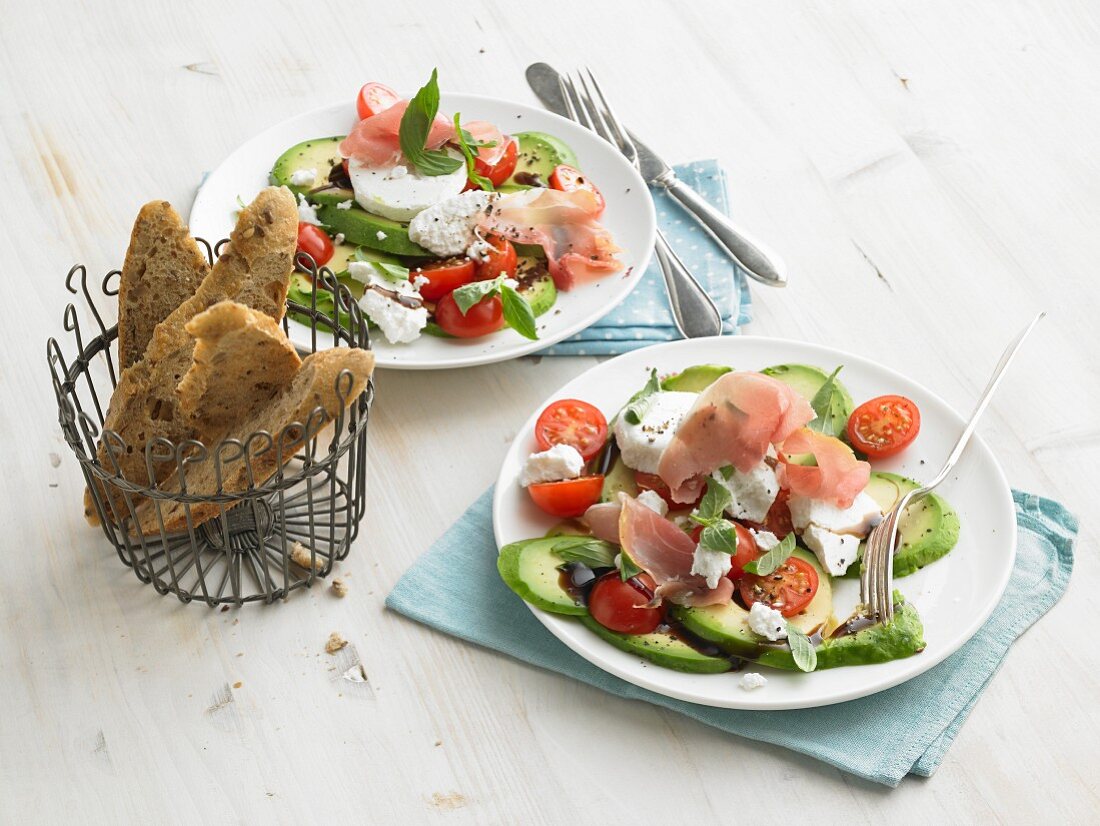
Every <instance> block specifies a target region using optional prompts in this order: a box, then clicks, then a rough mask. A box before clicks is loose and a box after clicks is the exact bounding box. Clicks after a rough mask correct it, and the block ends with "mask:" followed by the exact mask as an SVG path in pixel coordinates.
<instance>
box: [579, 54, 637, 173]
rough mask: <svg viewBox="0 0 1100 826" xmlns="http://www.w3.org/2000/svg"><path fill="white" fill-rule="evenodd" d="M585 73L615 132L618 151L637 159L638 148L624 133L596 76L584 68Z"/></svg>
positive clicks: (623, 127)
mask: <svg viewBox="0 0 1100 826" xmlns="http://www.w3.org/2000/svg"><path fill="white" fill-rule="evenodd" d="M585 72H587V73H588V78H589V80H591V81H592V87H593V88H594V89H595V90H596V94H597V95H599V98H600V103H602V104H603V110H604V111H605V112H606V113H607V120H608V121H609V122H610V124H611V127H612V128H613V129H614V130H615V140H616V141H617V142H618V144H619V149H620V150H622V153H623V154H624V155H626V156H627V157H628V158H630V159H631V160H634V159H635V158H636V157H638V148H637V147H636V146H634V141H633V140H631V138H630V133H629V132H627V131H626V127H625V126H623V122H622V121H621V120H619V116H618V115H617V114H616V113H615V110H614V109H613V108H612V106H611V104H610V103H609V102H608V100H607V98H606V97H605V96H604V93H603V89H602V88H600V84H599V81H597V80H596V76H595V75H594V74H593V73H592V70H591V69H590V68H588V67H587V66H586V67H585ZM581 80H582V81H583V80H584V78H583V77H582V78H581Z"/></svg>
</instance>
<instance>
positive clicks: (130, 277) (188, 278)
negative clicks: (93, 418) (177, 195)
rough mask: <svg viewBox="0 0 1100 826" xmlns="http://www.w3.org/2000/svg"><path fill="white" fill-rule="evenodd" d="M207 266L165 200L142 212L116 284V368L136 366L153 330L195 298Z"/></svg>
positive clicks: (207, 271)
mask: <svg viewBox="0 0 1100 826" xmlns="http://www.w3.org/2000/svg"><path fill="white" fill-rule="evenodd" d="M209 272H210V265H209V264H208V263H207V262H206V256H205V255H203V253H202V250H200V249H199V245H198V244H196V243H195V239H194V238H192V237H191V233H189V232H188V231H187V227H185V226H184V225H183V221H181V220H180V217H179V215H178V214H177V213H176V211H175V210H174V209H172V205H171V204H170V203H168V202H167V201H151V202H149V203H148V204H146V205H145V206H143V207H142V208H141V211H140V212H139V213H138V216H137V220H136V221H134V230H133V232H132V233H131V234H130V246H129V247H128V248H127V250H126V259H125V261H124V262H123V264H122V277H121V278H120V279H119V282H118V366H119V369H120V370H125V369H126V368H127V367H130V366H131V365H133V364H135V363H137V362H138V361H139V360H140V359H141V357H142V356H143V355H144V354H145V347H146V346H147V345H148V344H149V340H150V339H151V338H152V337H153V329H154V328H155V327H156V326H157V325H158V324H160V322H162V321H163V320H164V319H165V318H167V317H168V315H169V314H170V313H171V312H172V311H173V310H175V309H176V307H178V306H179V305H180V304H182V303H183V302H184V301H186V300H187V299H188V298H190V297H191V296H193V295H194V294H195V291H196V290H197V289H198V288H199V284H201V283H202V281H203V279H204V278H206V276H207V274H208V273H209Z"/></svg>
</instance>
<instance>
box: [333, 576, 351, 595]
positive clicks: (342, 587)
mask: <svg viewBox="0 0 1100 826" xmlns="http://www.w3.org/2000/svg"><path fill="white" fill-rule="evenodd" d="M332 593H334V594H336V596H338V597H341V598H342V597H346V596H347V595H348V584H347V583H346V582H344V580H342V579H341V578H340V577H336V579H334V580H332Z"/></svg>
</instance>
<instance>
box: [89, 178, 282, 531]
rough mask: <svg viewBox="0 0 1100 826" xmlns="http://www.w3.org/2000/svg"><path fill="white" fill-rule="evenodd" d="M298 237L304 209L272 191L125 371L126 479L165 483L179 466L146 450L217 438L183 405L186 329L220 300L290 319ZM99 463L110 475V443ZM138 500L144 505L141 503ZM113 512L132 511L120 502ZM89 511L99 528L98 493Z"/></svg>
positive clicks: (116, 403)
mask: <svg viewBox="0 0 1100 826" xmlns="http://www.w3.org/2000/svg"><path fill="white" fill-rule="evenodd" d="M297 238H298V207H297V205H296V203H295V201H294V196H293V195H291V194H290V190H289V189H286V188H285V187H268V188H267V189H264V190H263V191H261V192H260V194H259V195H257V196H256V199H255V200H254V201H253V202H252V203H251V204H249V205H248V206H247V207H245V208H244V209H243V210H241V213H240V216H239V217H238V219H237V226H236V228H235V229H234V230H233V232H232V234H231V235H230V240H229V243H228V244H226V246H225V249H224V251H223V252H222V254H221V256H220V257H219V258H218V260H217V261H216V262H215V263H214V266H213V267H211V268H210V273H209V274H208V275H207V276H206V278H204V279H203V282H202V284H200V285H199V288H198V290H197V291H196V292H195V294H194V295H193V296H191V297H190V298H189V299H187V300H186V301H184V302H183V303H182V304H181V305H180V306H179V307H177V308H176V309H175V310H173V311H172V312H171V313H169V315H168V317H167V318H165V319H164V321H162V322H161V323H160V324H158V325H157V326H156V328H155V329H154V330H153V337H152V339H151V340H150V342H149V344H148V346H147V347H146V348H145V355H144V357H143V358H142V359H141V360H140V361H138V362H137V363H136V364H134V365H132V366H131V367H130V368H129V369H127V370H123V371H122V374H121V375H120V376H119V380H118V385H117V386H116V387H115V391H114V394H113V395H112V396H111V403H110V407H109V408H108V410H107V416H106V419H105V421H104V424H103V426H104V428H105V429H107V430H113V431H115V432H116V433H118V435H119V436H120V437H121V438H122V440H123V442H124V443H125V445H126V451H125V452H124V453H122V454H120V455H119V456H118V457H117V461H118V470H119V472H121V474H122V476H123V477H124V478H126V479H128V480H130V481H132V482H135V483H137V484H141V485H149V484H151V483H154V482H159V481H161V480H163V479H165V478H167V476H168V475H169V474H170V473H171V472H172V470H173V465H172V463H171V462H160V463H157V464H155V465H154V467H153V468H152V474H150V473H149V471H148V469H147V468H146V463H145V447H146V445H147V444H149V443H150V442H151V441H153V440H154V439H168V440H170V441H171V442H172V443H173V444H176V445H178V444H179V443H181V442H183V441H185V440H187V439H192V438H198V439H201V440H202V441H203V442H204V443H207V444H211V441H210V439H211V436H212V434H210V433H202V432H199V431H197V430H196V428H195V427H194V423H193V422H192V420H191V418H190V417H189V416H187V415H186V414H185V413H184V412H183V411H182V410H180V408H179V396H178V395H177V387H178V386H179V383H180V381H181V380H182V379H183V377H184V375H185V374H186V373H187V371H188V370H189V369H190V368H191V361H192V356H193V354H194V349H195V340H194V339H193V338H192V337H191V335H190V334H188V332H187V330H186V325H187V323H188V322H189V321H191V319H193V318H194V317H195V316H197V315H198V314H199V313H201V312H202V311H204V310H206V309H208V308H209V307H212V306H213V305H215V304H217V303H218V302H220V301H226V300H234V301H238V302H240V303H242V304H245V305H247V306H248V307H251V308H252V309H254V310H258V311H260V312H262V313H265V314H266V315H268V316H270V317H271V318H272V319H273V320H275V321H280V320H282V317H283V311H284V310H285V308H286V292H287V288H288V286H289V284H290V275H291V273H292V272H293V269H294V249H295V247H296V246H297ZM99 459H100V461H101V462H102V463H103V465H104V467H106V468H107V469H108V470H111V471H113V470H114V463H113V462H112V459H111V457H110V456H108V453H107V448H106V446H105V445H103V444H102V443H101V444H100V447H99ZM135 501H136V500H135ZM109 504H111V506H112V509H113V510H115V511H116V512H120V513H123V514H125V513H128V508H127V507H126V505H125V503H124V502H123V501H122V498H121V497H118V498H117V499H116V500H114V501H113V502H112V503H109ZM84 513H85V516H86V517H87V518H88V521H89V522H91V523H92V524H95V523H96V522H97V521H98V520H97V518H96V513H95V506H94V504H93V503H92V500H91V493H90V492H86V493H85V497H84Z"/></svg>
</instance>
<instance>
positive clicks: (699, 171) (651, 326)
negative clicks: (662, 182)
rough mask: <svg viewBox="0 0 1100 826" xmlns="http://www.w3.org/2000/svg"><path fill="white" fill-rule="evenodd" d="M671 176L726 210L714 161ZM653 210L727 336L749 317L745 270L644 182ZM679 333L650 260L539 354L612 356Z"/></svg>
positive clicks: (721, 180) (664, 195)
mask: <svg viewBox="0 0 1100 826" xmlns="http://www.w3.org/2000/svg"><path fill="white" fill-rule="evenodd" d="M675 169H676V175H677V176H678V177H679V178H680V180H682V181H683V182H684V183H686V184H688V185H690V186H691V187H692V188H693V189H694V190H695V191H696V192H698V193H699V194H700V195H702V196H703V197H704V198H706V200H708V201H709V202H710V203H711V204H712V205H714V206H715V207H717V208H718V209H720V210H721V211H722V212H723V213H725V214H727V215H728V214H729V204H728V203H727V201H726V174H725V172H723V171H722V168H721V167H720V166H719V165H718V162H717V161H712V160H705V161H695V162H694V163H686V164H680V165H678V166H676V167H675ZM650 193H651V194H652V195H653V205H654V206H655V207H656V209H657V225H658V226H659V227H660V228H661V231H662V232H664V234H665V237H666V238H668V243H669V245H670V246H671V247H672V249H673V250H675V252H676V254H677V255H678V256H680V260H681V261H683V262H684V264H685V265H686V266H687V268H688V269H689V270H691V272H692V274H693V275H694V276H695V277H696V278H697V279H699V283H700V284H702V285H703V287H704V288H706V291H707V293H708V294H709V295H710V297H711V299H713V301H714V303H715V305H716V306H717V307H718V310H719V312H721V314H722V326H723V333H725V334H726V335H730V334H733V333H736V332H737V329H738V328H739V327H741V326H742V325H744V324H748V323H749V321H750V320H751V318H752V316H751V310H752V304H751V300H750V297H749V285H748V280H747V279H746V277H745V274H744V273H743V272H741V270H740V269H739V268H738V267H737V265H736V264H734V263H733V262H732V261H730V259H729V258H728V257H727V256H726V254H725V253H724V252H722V250H721V248H720V247H719V246H718V245H717V244H715V243H714V241H713V239H711V237H710V236H709V235H707V233H706V232H705V231H704V230H703V228H702V227H700V226H699V225H698V224H697V223H696V222H695V220H694V219H692V218H691V216H689V215H688V214H687V213H686V212H684V211H683V209H681V208H680V207H679V206H678V205H677V204H676V202H675V201H673V200H672V198H671V196H669V194H668V193H667V192H666V191H665V190H663V189H662V188H660V187H650ZM679 338H682V336H681V335H680V333H679V332H678V331H677V330H676V328H675V327H674V326H673V323H672V311H671V310H670V309H669V306H668V291H667V290H666V289H665V279H664V277H663V276H662V275H661V269H660V267H659V266H658V265H657V261H656V259H653V260H652V261H651V262H650V264H649V267H648V268H647V269H646V271H645V274H644V275H643V276H642V278H641V280H640V281H639V282H638V285H637V286H636V287H635V288H634V290H633V292H631V293H630V295H628V296H627V297H626V299H625V300H624V301H623V303H622V304H620V305H619V306H618V307H616V308H615V309H614V310H612V311H611V312H610V313H608V314H607V315H605V316H604V317H603V318H601V319H600V320H599V321H597V322H596V323H595V324H593V325H592V326H591V327H589V328H587V329H585V330H582V331H581V332H580V333H577V335H575V336H573V337H572V338H567V339H566V340H565V341H560V342H558V343H557V344H554V345H552V346H550V347H547V348H546V349H545V350H543V351H541V352H540V354H539V355H543V356H615V355H618V354H619V353H626V352H629V351H630V350H637V349H638V348H639V347H648V346H649V345H650V344H657V343H659V342H662V341H675V340H677V339H679Z"/></svg>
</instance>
